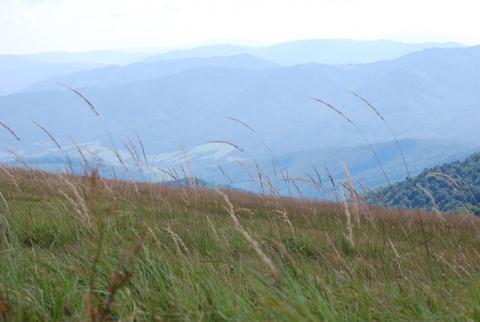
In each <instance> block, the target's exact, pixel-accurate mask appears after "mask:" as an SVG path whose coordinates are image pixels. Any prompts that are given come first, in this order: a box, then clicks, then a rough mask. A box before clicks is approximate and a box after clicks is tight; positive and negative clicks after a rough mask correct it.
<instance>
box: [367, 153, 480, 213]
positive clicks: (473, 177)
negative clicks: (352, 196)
mask: <svg viewBox="0 0 480 322" xmlns="http://www.w3.org/2000/svg"><path fill="white" fill-rule="evenodd" d="M368 197H369V198H370V200H373V201H374V202H375V203H386V204H387V205H388V206H395V207H402V208H419V209H431V208H437V209H438V210H440V211H449V212H450V211H453V212H474V213H475V214H476V215H480V206H479V201H480V153H474V154H472V155H470V156H469V157H468V158H467V159H465V160H464V161H456V162H451V163H445V164H443V165H438V166H435V167H433V168H429V169H425V170H424V171H422V172H421V173H420V174H419V175H417V176H415V177H412V178H410V179H407V180H405V181H402V182H399V183H396V184H394V185H392V186H391V187H384V188H381V189H379V190H377V191H375V192H373V193H371V194H370V195H369V196H368Z"/></svg>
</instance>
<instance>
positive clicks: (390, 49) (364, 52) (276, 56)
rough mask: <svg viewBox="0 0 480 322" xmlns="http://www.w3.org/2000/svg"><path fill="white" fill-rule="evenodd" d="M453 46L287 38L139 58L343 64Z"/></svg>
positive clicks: (149, 61)
mask: <svg viewBox="0 0 480 322" xmlns="http://www.w3.org/2000/svg"><path fill="white" fill-rule="evenodd" d="M454 47H462V45H460V44H457V43H423V44H404V43H400V42H396V41H390V40H377V41H355V40H346V39H341V40H338V39H332V40H328V39H313V40H297V41H290V42H285V43H280V44H276V45H271V46H265V47H246V46H235V45H213V46H204V47H197V48H193V49H186V50H173V51H169V52H166V53H162V54H159V55H156V56H153V57H149V58H146V59H145V60H143V62H146V63H152V62H157V61H160V60H170V59H182V58H189V57H214V56H233V55H239V54H250V55H254V56H256V57H259V58H263V59H265V60H269V61H271V62H275V63H278V64H281V65H286V66H293V65H298V64H308V63H318V64H326V65H343V64H363V63H372V62H376V61H380V60H392V59H396V58H399V57H401V56H404V55H406V54H408V53H411V52H415V51H420V50H424V49H427V48H454Z"/></svg>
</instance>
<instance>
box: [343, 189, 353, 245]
mask: <svg viewBox="0 0 480 322" xmlns="http://www.w3.org/2000/svg"><path fill="white" fill-rule="evenodd" d="M342 201H343V206H344V208H345V216H346V217H347V236H346V237H347V240H348V242H349V243H350V246H352V247H355V241H354V240H353V224H352V215H351V214H350V211H349V210H348V203H347V198H346V197H345V193H344V192H343V193H342Z"/></svg>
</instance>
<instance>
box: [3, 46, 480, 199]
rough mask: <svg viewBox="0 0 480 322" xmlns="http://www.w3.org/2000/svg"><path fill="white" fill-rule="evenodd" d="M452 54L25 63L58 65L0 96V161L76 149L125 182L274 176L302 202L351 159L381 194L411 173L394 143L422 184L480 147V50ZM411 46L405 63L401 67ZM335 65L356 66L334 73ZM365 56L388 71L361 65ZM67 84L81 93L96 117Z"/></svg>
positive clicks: (177, 55) (339, 175)
mask: <svg viewBox="0 0 480 322" xmlns="http://www.w3.org/2000/svg"><path fill="white" fill-rule="evenodd" d="M328 44H330V46H331V47H328V46H327V45H328ZM322 46H327V47H322ZM342 46H343V47H342ZM352 46H353V47H352ZM355 46H357V47H355ZM382 46H383V47H389V46H391V47H389V48H390V50H387V49H383V50H380V49H381V48H383V47H382ZM452 46H453V48H449V47H452ZM455 46H456V45H455V44H422V45H405V44H398V43H391V42H386V41H380V42H352V41H300V42H292V43H287V44H280V45H276V46H269V47H265V48H263V49H262V50H263V51H262V50H260V49H258V48H257V49H258V50H257V52H253V53H252V52H247V53H241V52H239V50H240V49H242V48H243V49H245V48H247V47H238V46H213V47H202V48H198V49H192V50H187V51H175V52H170V53H165V54H162V55H161V56H155V57H150V58H149V59H148V60H145V59H144V60H142V62H137V63H133V64H129V65H126V66H101V67H100V68H92V67H93V66H91V65H81V66H77V67H78V68H79V70H73V71H70V72H68V71H66V70H67V67H68V66H70V67H68V68H73V67H72V66H73V65H71V64H70V63H68V64H67V63H44V62H35V61H31V60H28V59H25V58H24V57H15V58H18V62H19V63H18V65H14V64H11V66H12V69H10V71H9V72H8V73H10V74H11V75H16V74H15V73H16V72H15V71H17V70H21V68H22V67H21V66H22V64H21V61H22V60H23V61H24V63H25V64H26V65H25V66H27V67H28V66H30V65H28V64H31V65H32V66H50V65H52V69H51V72H50V74H49V75H47V76H45V77H43V78H41V77H37V78H36V79H35V77H32V78H28V77H24V80H25V81H24V87H23V88H21V89H19V90H18V91H16V93H15V94H10V95H4V96H0V122H2V125H3V126H2V127H0V131H2V132H3V134H2V135H1V136H0V146H3V147H6V148H8V150H5V151H4V152H1V153H0V159H2V160H3V161H4V162H12V161H13V160H14V159H18V156H19V155H21V156H22V157H23V158H25V159H28V160H29V162H32V163H35V164H36V165H38V166H39V167H41V166H43V167H50V168H52V167H58V160H62V159H65V153H68V155H69V156H71V157H72V158H74V159H76V160H81V159H82V155H80V153H79V149H80V151H82V154H83V157H85V156H87V157H88V158H91V160H92V162H97V163H104V164H109V165H110V166H111V167H113V168H116V169H117V170H116V172H117V174H118V173H121V172H122V170H121V168H122V167H124V166H125V165H127V166H128V167H131V168H134V169H136V170H134V169H131V170H130V171H129V173H128V174H126V176H127V177H129V176H133V177H136V178H140V179H145V180H147V179H148V178H150V179H151V178H152V176H153V177H157V178H164V179H166V180H178V178H168V176H167V177H164V176H165V172H163V171H161V170H159V169H162V170H164V169H170V170H169V171H177V172H178V173H182V172H183V171H186V170H185V168H191V171H192V172H194V174H195V175H196V176H198V177H200V178H202V179H203V180H205V181H208V182H213V183H225V184H228V185H230V186H232V187H235V188H242V189H249V190H255V189H259V188H261V186H260V187H259V185H258V183H259V182H262V176H265V178H263V179H266V177H268V178H270V179H271V180H273V179H275V180H274V181H275V182H276V183H275V185H276V189H278V191H279V192H281V193H282V194H294V193H295V190H296V188H295V187H294V186H291V185H292V184H293V182H294V179H295V178H297V179H298V180H299V183H298V185H299V187H298V188H299V189H300V187H301V189H300V190H301V191H302V194H303V195H304V196H308V197H318V193H319V191H318V189H317V188H318V187H315V186H314V185H312V184H311V183H310V182H308V181H309V180H311V178H310V177H309V176H308V175H310V176H312V177H313V175H317V174H316V171H318V172H319V173H318V174H319V175H320V176H321V177H323V178H325V177H327V178H328V173H326V172H325V171H324V170H325V166H326V168H327V169H329V172H330V175H332V177H333V179H334V180H343V178H344V174H343V171H342V170H341V167H340V166H339V161H343V162H344V163H345V164H346V165H347V167H348V168H349V169H351V172H352V175H353V176H354V177H355V179H359V180H361V181H362V182H364V183H365V185H366V186H367V187H368V188H370V189H374V188H375V187H378V186H380V185H384V184H385V180H386V179H387V178H385V177H388V179H389V180H391V182H394V181H398V180H402V179H404V178H405V176H406V170H405V166H404V164H403V160H402V157H401V154H400V151H399V149H398V147H397V143H396V142H395V139H397V140H398V141H399V144H400V146H401V147H402V150H403V153H404V154H405V155H404V157H405V159H406V161H407V165H408V166H409V169H410V171H411V173H412V174H417V173H419V172H420V171H421V170H422V169H423V168H425V167H428V166H433V165H435V164H438V163H439V162H448V161H452V160H455V159H456V158H458V157H466V156H467V155H469V154H471V153H473V152H476V151H477V150H478V149H479V147H480V144H478V138H479V137H480V127H478V122H477V119H478V118H477V117H475V115H478V113H479V112H478V111H479V106H478V104H479V102H480V92H479V91H478V88H480V64H479V63H478V62H479V61H480V60H479V58H480V47H464V46H460V45H457V47H455ZM432 47H435V48H432ZM439 47H447V48H439ZM272 48H273V49H272ZM282 48H283V49H282ZM292 48H296V49H292ZM302 48H303V49H302ZM307 48H311V50H307ZM315 48H316V49H315ZM321 48H323V50H322V49H321ZM341 48H344V49H343V51H342V52H343V53H344V54H343V56H342V55H340V51H341ZM354 48H357V49H354ZM361 48H363V49H361ZM367 48H370V50H367ZM423 48H427V49H424V50H420V51H415V50H418V49H423ZM267 49H268V50H267ZM274 49H275V50H274ZM400 49H401V50H400ZM290 50H291V51H290ZM355 50H356V52H355ZM377 50H378V52H376V51H377ZM402 50H403V51H404V52H406V53H407V54H406V55H404V56H401V57H399V58H396V59H393V58H392V57H394V56H395V55H401V52H402ZM282 51H283V53H284V54H283V55H285V57H293V58H292V59H296V61H302V60H303V62H307V61H308V60H309V59H310V58H308V57H313V56H315V57H317V58H318V59H320V60H323V61H324V63H322V64H319V63H316V62H315V63H306V64H295V65H292V66H291V63H292V62H293V60H292V61H290V62H288V61H286V60H283V61H282V60H281V59H278V58H276V59H273V58H272V57H273V54H272V53H276V54H275V55H277V57H280V56H281V55H280V53H281V52H282ZM262 52H263V53H267V52H268V53H270V54H269V55H270V56H269V57H270V58H271V59H268V58H269V57H266V56H267V55H266V54H265V55H263V56H262V55H261V53H262ZM295 52H296V53H298V55H296V56H295V55H294V53H295ZM199 53H201V54H199ZM222 53H223V54H228V55H224V56H218V54H222ZM259 53H260V54H259ZM315 53H316V54H315ZM319 53H322V55H323V56H322V55H320V54H319ZM327 53H328V54H327ZM362 53H363V54H362ZM367 53H369V54H368V55H367ZM373 53H375V54H376V55H377V56H374V55H373ZM189 55H190V56H189ZM182 56H185V57H184V58H182ZM327 56H328V57H330V58H331V59H332V60H333V59H340V58H341V59H345V60H344V61H349V62H350V63H348V64H340V65H338V64H337V63H334V64H333V65H328V64H326V63H325V62H328V59H326V57H327ZM367 56H368V57H369V58H368V59H375V58H378V59H381V61H376V62H372V63H353V62H354V60H355V59H357V60H360V59H366V57H367ZM380 56H381V57H380ZM1 57H2V56H0V58H1ZM45 57H47V58H48V55H47V56H45ZM45 57H43V59H46V60H48V59H47V58H45ZM52 57H54V56H52ZM78 57H82V55H80V56H78ZM302 57H303V58H302ZM322 57H323V58H322ZM345 57H346V58H345ZM348 57H350V58H348ZM379 57H380V58H379ZM354 58H355V59H354ZM388 59H390V60H388ZM0 61H1V60H0ZM27 63H28V64H27ZM0 67H1V65H0ZM27 67H25V68H27ZM53 67H58V68H59V69H58V73H57V72H53V71H54V70H55V69H54V68H53ZM60 67H61V68H63V71H61V68H60ZM28 68H30V67H28ZM35 68H36V67H35ZM82 68H83V69H82ZM47 70H48V68H47ZM0 75H4V74H0ZM19 75H20V74H19ZM0 77H1V76H0ZM26 80H29V82H26ZM27 83H28V84H27ZM59 83H61V84H66V85H67V86H69V87H71V88H74V89H76V90H79V91H80V93H81V94H82V95H83V96H84V97H85V98H87V99H88V100H89V102H90V103H92V104H93V108H94V110H93V108H92V107H90V106H89V105H88V104H87V102H85V100H84V99H83V98H82V97H80V96H79V95H77V94H76V93H74V92H73V91H70V90H68V89H67V88H65V87H63V86H61V85H59ZM0 90H1V89H0ZM349 91H353V92H354V93H356V94H358V95H360V96H361V98H359V97H357V96H355V95H352V94H351V93H350V92H349ZM4 92H7V93H8V92H9V90H7V91H4ZM312 98H316V99H318V100H320V101H322V102H324V103H322V102H320V101H316V100H314V99H312ZM362 98H364V99H366V100H367V101H368V103H370V104H372V105H373V106H374V107H375V108H376V110H374V109H373V108H372V107H370V106H369V105H368V104H367V102H364V101H363V100H362ZM377 113H380V114H377ZM96 114H98V115H99V116H97V115H96ZM382 118H383V119H382ZM33 121H35V122H36V123H37V124H35V123H33ZM389 127H390V129H391V130H392V131H393V133H394V135H395V137H394V136H393V135H392V132H391V131H390V129H389ZM45 130H46V131H48V134H47V133H46V132H45ZM50 136H52V137H54V138H55V142H54V141H53V140H52V139H51V137H50ZM17 138H19V139H20V140H18V139H17ZM57 144H58V146H60V147H61V149H59V148H58V146H57ZM77 146H78V147H77ZM135 151H136V152H135ZM139 151H142V152H139ZM143 151H144V152H143ZM136 153H138V154H139V155H140V154H142V155H143V153H145V155H144V156H142V157H141V158H140V157H138V155H137V156H136ZM35 160H37V161H38V162H37V161H35ZM39 160H43V161H41V162H40V161H39ZM52 160H55V161H52ZM95 160H96V161H95ZM142 160H143V161H142ZM145 161H146V162H145ZM312 166H313V167H312ZM382 167H383V170H382ZM314 168H315V169H316V170H314ZM260 169H261V171H260ZM247 170H248V171H247ZM123 171H125V170H123ZM259 171H260V172H259ZM147 172H148V173H150V174H149V175H148V176H146V173H147ZM187 172H188V171H187ZM384 172H385V174H384ZM262 173H263V174H262ZM307 173H308V175H307ZM147 177H148V178H147ZM300 178H303V179H305V178H306V180H303V179H300ZM328 180H329V179H327V181H328ZM288 182H290V186H289V185H286V183H288ZM302 182H303V183H302ZM292 187H293V188H292ZM292 189H293V190H292ZM297 193H298V191H297ZM326 195H327V193H325V196H326ZM329 197H332V194H331V193H330V195H329Z"/></svg>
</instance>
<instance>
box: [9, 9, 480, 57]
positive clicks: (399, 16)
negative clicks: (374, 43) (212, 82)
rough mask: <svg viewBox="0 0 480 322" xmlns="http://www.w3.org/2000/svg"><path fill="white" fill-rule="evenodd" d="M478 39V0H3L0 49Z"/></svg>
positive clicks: (479, 41)
mask: <svg viewBox="0 0 480 322" xmlns="http://www.w3.org/2000/svg"><path fill="white" fill-rule="evenodd" d="M334 38H343V39H358V40H375V39H393V40H399V41H404V42H423V41H438V42H445V41H456V42H460V43H463V44H466V45H476V44H480V2H479V1H478V0H451V1H446V0H363V1H357V0H289V1H285V0H275V1H272V0H0V54H24V53H36V52H45V51H88V50H103V49H120V48H132V47H141V48H166V47H179V46H184V45H192V44H201V43H226V42H229V40H234V41H237V42H238V41H240V40H249V41H250V40H252V41H258V42H260V43H262V42H267V43H276V42H283V41H289V40H295V39H334Z"/></svg>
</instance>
